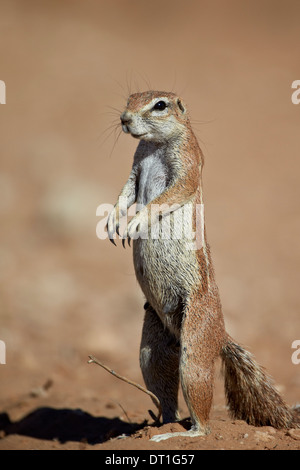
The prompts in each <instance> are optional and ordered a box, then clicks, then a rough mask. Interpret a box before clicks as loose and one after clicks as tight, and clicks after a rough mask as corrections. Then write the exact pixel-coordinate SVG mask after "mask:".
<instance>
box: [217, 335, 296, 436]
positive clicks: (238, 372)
mask: <svg viewBox="0 0 300 470" xmlns="http://www.w3.org/2000/svg"><path fill="white" fill-rule="evenodd" d="M221 358H222V363H223V373H224V378H225V394H226V400H227V405H228V407H229V411H230V414H231V416H232V417H233V418H235V419H242V420H245V421H246V422H247V423H249V424H252V425H254V426H273V427H274V428H277V429H282V428H286V429H288V428H296V427H300V410H299V406H298V407H295V408H290V407H289V406H288V405H287V404H286V403H285V402H284V400H283V399H282V397H281V396H280V394H279V393H278V391H277V390H276V389H275V388H274V385H273V383H272V380H271V378H270V377H269V376H268V375H267V374H266V372H265V371H264V369H263V368H262V367H261V366H260V365H259V364H257V363H256V362H255V361H254V359H253V357H252V355H251V354H250V353H249V352H248V351H246V350H245V349H244V348H242V347H241V346H240V345H239V344H237V343H236V342H235V341H233V340H232V339H231V338H230V337H229V336H228V338H227V342H226V344H225V345H224V346H223V349H222V351H221Z"/></svg>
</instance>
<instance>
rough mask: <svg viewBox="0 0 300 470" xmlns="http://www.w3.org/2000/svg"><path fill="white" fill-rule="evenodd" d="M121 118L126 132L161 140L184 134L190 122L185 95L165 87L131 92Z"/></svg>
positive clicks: (140, 137) (161, 141)
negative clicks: (184, 101) (183, 97)
mask: <svg viewBox="0 0 300 470" xmlns="http://www.w3.org/2000/svg"><path fill="white" fill-rule="evenodd" d="M120 119H121V123H122V129H123V131H124V132H125V133H130V134H131V135H132V136H133V137H135V138H137V139H141V140H146V141H151V142H157V143H163V142H167V141H168V140H170V139H176V138H178V137H179V136H182V135H183V134H184V132H185V130H186V129H187V126H188V123H189V118H188V113H187V109H186V106H185V104H184V103H183V101H182V99H181V98H179V97H178V96H177V95H176V94H175V93H170V92H161V91H146V92H143V93H134V94H132V95H130V96H129V98H128V101H127V106H126V109H125V111H124V112H123V113H122V114H121V116H120Z"/></svg>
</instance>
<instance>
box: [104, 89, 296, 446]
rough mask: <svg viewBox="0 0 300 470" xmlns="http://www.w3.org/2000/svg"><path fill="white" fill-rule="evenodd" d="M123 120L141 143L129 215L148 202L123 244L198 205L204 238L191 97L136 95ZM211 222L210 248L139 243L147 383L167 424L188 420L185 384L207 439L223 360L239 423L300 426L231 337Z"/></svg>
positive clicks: (114, 220)
mask: <svg viewBox="0 0 300 470" xmlns="http://www.w3.org/2000/svg"><path fill="white" fill-rule="evenodd" d="M159 101H164V102H165V104H166V108H165V109H163V110H162V111H160V110H156V108H155V106H156V104H157V103H158V102H159ZM121 122H122V125H123V129H124V131H125V132H129V133H131V134H132V135H133V136H134V137H137V138H139V139H140V143H139V145H138V148H137V151H136V154H135V157H134V163H133V167H132V171H131V174H130V176H129V179H128V181H127V183H126V184H125V186H124V188H123V190H122V192H121V194H120V196H127V197H128V200H129V202H128V207H129V206H130V205H131V204H133V203H134V202H136V201H137V202H142V208H141V209H140V211H139V212H138V213H137V214H136V216H135V217H134V218H133V219H132V220H131V221H130V222H129V224H128V226H127V228H126V230H125V233H124V235H123V237H124V239H126V238H128V239H130V238H132V237H133V238H134V235H135V233H136V230H137V229H138V228H140V227H141V226H143V225H145V224H146V225H147V224H149V223H150V222H151V220H152V219H151V217H150V215H149V214H150V209H151V208H153V207H154V206H153V205H154V204H158V205H162V204H163V203H166V204H168V205H169V206H172V205H173V204H177V205H178V206H177V207H180V208H185V207H186V206H187V204H189V203H191V204H192V207H193V211H192V213H191V217H192V225H193V228H194V230H195V229H196V206H197V204H203V195H202V180H201V176H202V167H203V156H202V152H201V150H200V148H199V145H198V142H197V139H196V137H195V135H194V133H193V131H192V128H191V125H190V121H189V117H188V113H187V110H186V106H185V104H184V103H183V101H182V99H181V98H179V97H177V96H176V95H175V94H174V93H168V92H156V91H148V92H145V93H136V94H134V95H131V96H130V97H129V100H128V103H127V107H126V109H125V111H124V113H122V115H121ZM118 209H119V203H117V204H116V206H115V209H114V211H113V212H112V214H111V216H110V218H109V220H108V233H109V237H110V239H111V240H112V241H113V237H114V236H115V232H116V231H117V232H118V229H119V219H120V216H121V215H122V214H121V215H120V214H119V212H118ZM123 215H124V211H123ZM154 215H155V219H154V222H155V221H156V223H158V221H159V220H161V218H166V219H167V218H169V220H170V222H174V217H175V212H174V210H172V209H168V208H162V207H160V211H159V210H156V212H154ZM203 224H204V221H203ZM203 224H202V226H201V227H200V228H199V227H197V228H198V230H202V231H203V234H204V237H203V240H202V244H201V246H200V247H198V249H197V250H194V251H191V250H188V249H187V248H186V242H187V240H186V239H185V238H183V239H181V240H174V239H170V240H164V239H163V238H162V237H161V236H160V237H159V238H158V239H157V240H152V239H151V237H150V238H148V239H146V240H142V239H135V240H134V244H133V258H134V266H135V272H136V276H137V279H138V282H139V284H140V286H141V289H142V291H143V292H144V294H145V297H146V300H147V304H146V313H145V319H144V326H143V333H142V341H141V350H140V364H141V368H142V372H143V376H144V380H145V383H146V385H147V387H148V388H149V390H151V391H152V392H153V393H155V394H156V395H157V396H158V398H159V399H160V401H161V404H162V408H163V420H164V421H165V422H168V421H174V420H176V419H178V417H179V415H178V409H177V394H178V387H179V380H180V383H181V387H182V390H183V395H184V398H185V401H186V403H187V406H188V408H189V411H190V415H191V419H192V430H191V435H201V434H206V433H208V432H209V424H208V423H209V412H210V409H211V404H212V396H213V384H214V366H215V361H216V359H217V357H219V356H221V358H222V361H223V368H224V376H225V394H226V398H227V402H228V407H229V410H230V412H231V414H232V416H234V417H236V418H238V419H244V420H246V421H247V422H248V423H250V424H254V425H257V426H258V425H266V424H270V425H272V426H274V427H277V428H289V427H295V426H300V421H299V418H298V416H299V415H297V413H296V410H291V409H290V408H289V407H288V406H287V405H286V404H285V403H284V401H283V400H282V398H281V397H280V395H279V393H278V392H277V391H276V390H275V388H274V386H273V385H272V383H271V380H270V379H269V378H268V376H267V375H266V374H265V372H264V371H263V370H262V368H261V367H260V366H259V365H257V364H256V363H255V361H254V360H253V359H252V357H251V355H250V354H249V353H248V352H247V351H245V350H244V349H243V348H242V347H241V346H239V345H238V344H237V343H235V342H234V341H233V340H232V339H231V338H229V336H228V335H227V333H226V331H225V326H224V319H223V314H222V308H221V302H220V297H219V292H218V288H217V285H216V281H215V275H214V270H213V266H212V260H211V254H210V249H209V246H208V244H207V240H206V233H205V227H204V225H203ZM174 230H175V225H174V227H173V233H174ZM160 233H161V232H160ZM167 437H171V436H169V435H168V436H167ZM164 438H165V437H164V436H160V437H159V438H157V440H159V439H164Z"/></svg>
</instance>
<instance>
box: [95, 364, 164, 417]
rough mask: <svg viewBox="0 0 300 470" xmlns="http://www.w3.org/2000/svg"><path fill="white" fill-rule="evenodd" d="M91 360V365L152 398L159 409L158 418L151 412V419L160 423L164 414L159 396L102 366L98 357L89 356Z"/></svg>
mask: <svg viewBox="0 0 300 470" xmlns="http://www.w3.org/2000/svg"><path fill="white" fill-rule="evenodd" d="M89 358H90V360H89V361H88V363H89V364H91V363H95V364H98V366H100V367H103V369H105V370H106V371H107V372H109V373H110V374H112V375H114V376H115V377H117V378H118V379H120V380H123V381H124V382H126V383H128V384H129V385H133V386H134V387H136V388H138V389H139V390H141V391H142V392H144V393H147V395H149V396H150V397H151V398H152V400H153V403H154V404H155V405H156V407H157V409H158V415H157V416H155V415H154V413H153V412H152V411H151V413H150V411H149V414H150V416H151V418H153V419H154V421H156V422H159V420H160V417H161V414H162V409H161V404H160V401H159V399H158V398H157V396H156V395H154V393H152V392H150V390H147V389H146V388H144V387H142V386H141V385H139V384H137V383H136V382H133V381H132V380H130V379H127V378H126V377H122V376H121V375H119V374H117V373H116V372H115V371H114V370H112V369H110V368H109V367H107V366H106V365H105V364H102V362H100V361H99V359H97V358H96V357H94V356H89Z"/></svg>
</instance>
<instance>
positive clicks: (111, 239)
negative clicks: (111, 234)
mask: <svg viewBox="0 0 300 470" xmlns="http://www.w3.org/2000/svg"><path fill="white" fill-rule="evenodd" d="M109 240H110V241H111V242H112V244H113V245H115V246H117V244H116V242H115V240H114V239H113V238H110V239H109Z"/></svg>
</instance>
